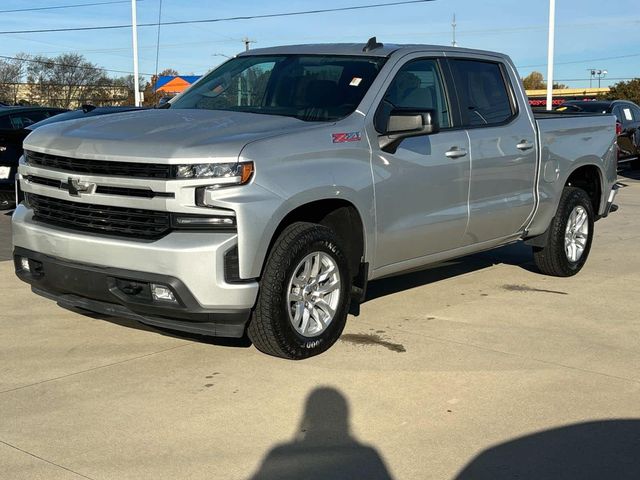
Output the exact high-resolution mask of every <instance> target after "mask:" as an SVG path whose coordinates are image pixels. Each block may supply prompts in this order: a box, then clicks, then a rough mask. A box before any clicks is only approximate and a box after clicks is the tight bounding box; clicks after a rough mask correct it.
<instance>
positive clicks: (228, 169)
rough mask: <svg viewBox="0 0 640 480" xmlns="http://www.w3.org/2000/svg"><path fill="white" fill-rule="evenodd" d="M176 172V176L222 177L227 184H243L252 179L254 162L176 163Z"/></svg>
mask: <svg viewBox="0 0 640 480" xmlns="http://www.w3.org/2000/svg"><path fill="white" fill-rule="evenodd" d="M174 172H175V175H174V177H175V178H220V179H225V181H224V182H220V183H222V184H225V185H243V184H245V183H247V182H248V181H249V180H251V176H252V175H253V162H242V163H239V162H235V163H194V164H192V165H176V166H175V167H174Z"/></svg>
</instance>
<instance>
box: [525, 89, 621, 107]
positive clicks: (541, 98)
mask: <svg viewBox="0 0 640 480" xmlns="http://www.w3.org/2000/svg"><path fill="white" fill-rule="evenodd" d="M607 93H609V88H557V89H554V90H553V106H554V107H559V106H560V105H562V104H563V103H564V102H566V101H567V100H598V99H599V98H601V97H603V96H605V95H606V94H607ZM527 97H529V105H531V107H533V108H545V107H546V106H547V91H546V90H527Z"/></svg>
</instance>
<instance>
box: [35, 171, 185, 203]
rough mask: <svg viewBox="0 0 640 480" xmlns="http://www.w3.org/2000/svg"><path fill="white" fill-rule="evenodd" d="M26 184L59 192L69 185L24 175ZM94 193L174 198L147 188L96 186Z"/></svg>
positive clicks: (172, 195) (172, 194) (63, 182)
mask: <svg viewBox="0 0 640 480" xmlns="http://www.w3.org/2000/svg"><path fill="white" fill-rule="evenodd" d="M24 178H25V179H26V180H27V181H28V182H31V183H37V184H38V185H45V186H47V187H54V188H59V189H61V190H68V189H69V185H68V183H67V182H65V181H62V180H55V179H53V178H45V177H39V176H37V175H26V176H25V177H24ZM95 193H101V194H104V195H122V196H125V197H140V198H155V197H164V198H175V194H174V193H173V192H154V191H153V190H149V189H147V188H129V187H111V186H109V185H98V186H97V187H96V192H95Z"/></svg>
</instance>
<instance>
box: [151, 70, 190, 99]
mask: <svg viewBox="0 0 640 480" xmlns="http://www.w3.org/2000/svg"><path fill="white" fill-rule="evenodd" d="M199 78H200V76H199V75H161V76H160V77H158V81H157V82H156V86H155V92H156V93H163V94H165V95H177V94H178V93H182V92H183V91H184V90H185V89H187V88H188V87H190V86H191V84H192V83H195V82H196V81H197V80H198V79H199Z"/></svg>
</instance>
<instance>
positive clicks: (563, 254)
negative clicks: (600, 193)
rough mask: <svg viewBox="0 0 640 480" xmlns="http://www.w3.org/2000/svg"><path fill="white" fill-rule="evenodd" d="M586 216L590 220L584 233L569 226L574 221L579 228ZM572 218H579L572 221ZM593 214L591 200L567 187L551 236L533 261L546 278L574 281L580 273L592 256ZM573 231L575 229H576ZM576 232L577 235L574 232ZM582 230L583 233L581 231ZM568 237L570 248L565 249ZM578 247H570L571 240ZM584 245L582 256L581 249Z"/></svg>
mask: <svg viewBox="0 0 640 480" xmlns="http://www.w3.org/2000/svg"><path fill="white" fill-rule="evenodd" d="M582 212H584V213H585V214H586V216H587V218H586V219H585V220H584V223H582V225H586V228H587V232H586V234H585V232H584V230H582V229H581V228H579V229H577V230H576V229H575V228H574V229H571V230H570V228H571V226H570V225H569V222H570V221H572V222H573V220H572V218H575V219H576V220H577V223H578V224H580V223H581V222H580V216H581V214H582ZM572 215H576V216H575V217H572ZM593 225H594V213H593V206H592V205H591V200H590V198H589V196H588V195H587V194H586V192H585V191H584V190H582V189H580V188H575V187H565V188H564V190H563V191H562V196H561V197H560V205H558V211H557V212H556V216H555V217H553V220H552V221H551V225H550V226H549V234H548V235H549V236H548V238H547V244H546V245H545V246H544V247H534V249H533V258H534V261H535V263H536V266H537V267H538V269H540V271H541V272H542V273H544V274H546V275H552V276H554V277H571V276H573V275H575V274H576V273H578V272H579V271H580V270H581V269H582V267H583V266H584V264H585V262H586V261H587V257H588V256H589V251H590V250H591V241H592V240H593ZM573 226H574V227H575V226H576V225H573ZM574 230H575V231H574ZM579 230H580V231H579ZM565 234H568V235H569V239H568V242H569V245H566V243H565V242H566V240H565ZM572 238H573V239H574V241H575V243H571V239H572ZM581 244H582V252H581V253H580V252H579V246H580V245H581Z"/></svg>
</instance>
